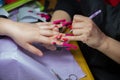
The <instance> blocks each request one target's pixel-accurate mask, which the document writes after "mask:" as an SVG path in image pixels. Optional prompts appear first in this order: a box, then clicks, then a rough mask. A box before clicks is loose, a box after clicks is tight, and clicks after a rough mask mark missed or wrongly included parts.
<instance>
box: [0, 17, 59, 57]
mask: <svg viewBox="0 0 120 80" xmlns="http://www.w3.org/2000/svg"><path fill="white" fill-rule="evenodd" d="M53 28H54V26H53V25H51V24H49V23H38V24H31V23H19V22H14V21H12V20H8V19H4V18H0V35H5V36H9V37H11V38H12V39H13V40H14V41H15V42H16V43H17V44H18V45H19V46H21V47H22V48H24V49H26V50H28V51H29V52H32V53H34V54H37V55H39V56H41V55H43V53H42V52H41V51H40V50H39V49H37V48H36V47H34V46H33V45H32V43H43V44H52V42H53V41H54V38H53V36H54V35H57V34H58V32H57V31H53V30H52V29H53ZM56 42H57V41H56Z"/></svg>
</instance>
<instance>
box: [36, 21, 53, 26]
mask: <svg viewBox="0 0 120 80" xmlns="http://www.w3.org/2000/svg"><path fill="white" fill-rule="evenodd" d="M36 24H37V25H38V26H42V25H51V24H52V23H51V22H38V23H36Z"/></svg>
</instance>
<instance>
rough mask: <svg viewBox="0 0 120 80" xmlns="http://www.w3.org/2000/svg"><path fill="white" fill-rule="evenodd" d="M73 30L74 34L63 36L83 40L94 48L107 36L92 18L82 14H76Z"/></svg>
mask: <svg viewBox="0 0 120 80" xmlns="http://www.w3.org/2000/svg"><path fill="white" fill-rule="evenodd" d="M72 30H73V34H74V36H66V37H63V38H68V40H77V41H82V42H83V43H86V44H87V45H88V46H90V47H93V48H97V47H99V46H101V44H102V43H103V42H104V39H105V37H106V36H105V34H104V33H103V32H101V30H100V29H99V28H98V27H97V25H96V24H95V23H94V22H93V21H92V20H91V19H89V18H88V17H84V16H81V15H75V16H74V18H73V23H72Z"/></svg>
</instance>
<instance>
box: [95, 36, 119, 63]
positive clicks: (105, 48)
mask: <svg viewBox="0 0 120 80" xmlns="http://www.w3.org/2000/svg"><path fill="white" fill-rule="evenodd" d="M97 49H98V50H99V51H101V52H103V53H104V54H105V55H107V56H108V57H110V58H111V59H113V60H114V61H116V62H117V63H119V64H120V42H118V41H116V40H114V39H112V38H110V37H107V38H106V39H105V41H104V42H103V44H102V45H101V46H100V47H99V48H97Z"/></svg>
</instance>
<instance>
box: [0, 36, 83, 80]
mask: <svg viewBox="0 0 120 80" xmlns="http://www.w3.org/2000/svg"><path fill="white" fill-rule="evenodd" d="M37 47H39V49H40V50H42V51H43V52H44V56H43V57H39V56H36V55H34V54H31V53H29V52H27V51H25V50H24V49H22V48H20V47H18V46H17V45H16V44H15V43H14V42H13V41H12V40H11V39H8V38H6V39H0V80H58V79H57V77H56V76H55V74H54V73H53V72H52V70H54V71H55V72H56V73H57V74H59V76H60V77H61V78H62V80H65V79H66V78H68V76H69V75H70V74H75V75H77V77H78V78H82V77H84V76H85V74H84V73H83V72H82V70H81V68H80V67H79V65H78V64H77V63H76V61H75V60H74V58H73V56H72V55H71V53H70V52H69V51H67V50H65V49H62V50H61V51H49V50H47V49H45V48H44V47H42V46H40V45H38V44H37Z"/></svg>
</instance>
